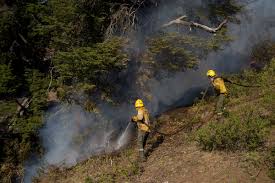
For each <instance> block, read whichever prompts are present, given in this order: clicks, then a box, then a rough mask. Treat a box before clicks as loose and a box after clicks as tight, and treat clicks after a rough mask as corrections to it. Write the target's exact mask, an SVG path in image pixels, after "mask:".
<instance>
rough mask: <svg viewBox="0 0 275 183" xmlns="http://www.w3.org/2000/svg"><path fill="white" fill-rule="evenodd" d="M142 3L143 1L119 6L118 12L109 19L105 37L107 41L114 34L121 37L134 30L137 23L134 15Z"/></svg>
mask: <svg viewBox="0 0 275 183" xmlns="http://www.w3.org/2000/svg"><path fill="white" fill-rule="evenodd" d="M144 2H145V0H142V1H138V2H135V3H134V4H132V5H129V4H125V3H124V4H120V6H119V8H118V10H117V11H116V12H115V13H113V15H112V17H111V21H110V24H109V26H108V28H107V30H106V33H105V37H106V38H107V39H108V38H110V37H112V36H113V35H114V34H116V33H119V34H121V35H123V34H125V33H127V32H130V31H131V30H134V29H135V26H136V22H137V16H136V13H137V11H138V10H139V8H140V7H141V6H142V5H143V4H144Z"/></svg>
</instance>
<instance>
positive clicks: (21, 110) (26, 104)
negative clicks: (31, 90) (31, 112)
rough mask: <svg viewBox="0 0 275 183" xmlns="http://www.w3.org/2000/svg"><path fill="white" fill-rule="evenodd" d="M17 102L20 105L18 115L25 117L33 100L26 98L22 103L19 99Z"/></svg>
mask: <svg viewBox="0 0 275 183" xmlns="http://www.w3.org/2000/svg"><path fill="white" fill-rule="evenodd" d="M15 101H16V103H17V104H18V107H17V111H16V114H19V116H23V114H24V112H26V111H27V108H28V107H29V106H30V103H31V102H32V98H24V99H23V101H22V102H19V101H18V100H17V99H16V100H15Z"/></svg>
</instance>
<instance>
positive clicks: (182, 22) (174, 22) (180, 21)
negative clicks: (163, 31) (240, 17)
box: [162, 16, 227, 33]
mask: <svg viewBox="0 0 275 183" xmlns="http://www.w3.org/2000/svg"><path fill="white" fill-rule="evenodd" d="M186 18H187V16H181V17H179V18H177V19H175V20H172V21H170V22H168V23H166V24H164V25H162V27H168V26H171V25H183V26H188V27H189V28H190V31H191V30H192V28H193V27H195V28H199V29H202V30H205V31H207V32H210V33H216V32H217V31H219V30H220V29H221V28H222V27H223V26H224V25H225V24H226V23H227V19H225V20H224V21H223V22H222V23H220V25H219V26H218V27H216V28H211V27H208V26H206V25H203V24H199V23H196V22H192V21H186V20H184V19H186Z"/></svg>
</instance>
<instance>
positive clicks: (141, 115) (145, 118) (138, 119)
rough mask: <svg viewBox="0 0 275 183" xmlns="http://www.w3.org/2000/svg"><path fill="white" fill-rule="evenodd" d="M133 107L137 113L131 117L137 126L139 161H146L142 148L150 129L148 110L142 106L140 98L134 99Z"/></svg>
mask: <svg viewBox="0 0 275 183" xmlns="http://www.w3.org/2000/svg"><path fill="white" fill-rule="evenodd" d="M135 108H136V110H137V115H136V116H133V117H132V122H135V123H137V126H138V151H139V157H140V160H141V161H146V157H145V153H144V148H145V145H146V140H147V138H148V135H149V132H150V129H149V126H150V120H149V112H148V110H147V109H146V108H145V107H144V104H143V101H142V100H141V99H138V100H136V102H135Z"/></svg>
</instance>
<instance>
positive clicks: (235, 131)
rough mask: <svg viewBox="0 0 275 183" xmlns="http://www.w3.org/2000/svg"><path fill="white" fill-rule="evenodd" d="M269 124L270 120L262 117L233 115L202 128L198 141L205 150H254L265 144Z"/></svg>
mask: <svg viewBox="0 0 275 183" xmlns="http://www.w3.org/2000/svg"><path fill="white" fill-rule="evenodd" d="M268 125H269V121H268V120H264V119H261V118H249V119H246V120H241V119H240V118H236V117H231V119H230V120H229V121H226V122H224V123H210V124H209V125H207V126H206V127H204V128H202V129H200V130H199V131H198V134H197V141H198V143H199V144H200V145H201V146H202V148H203V149H205V150H214V149H225V150H238V149H241V150H243V149H248V150H253V149H256V148H258V147H260V146H262V145H263V144H264V142H265V138H266V135H267V134H268V133H267V127H268Z"/></svg>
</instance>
